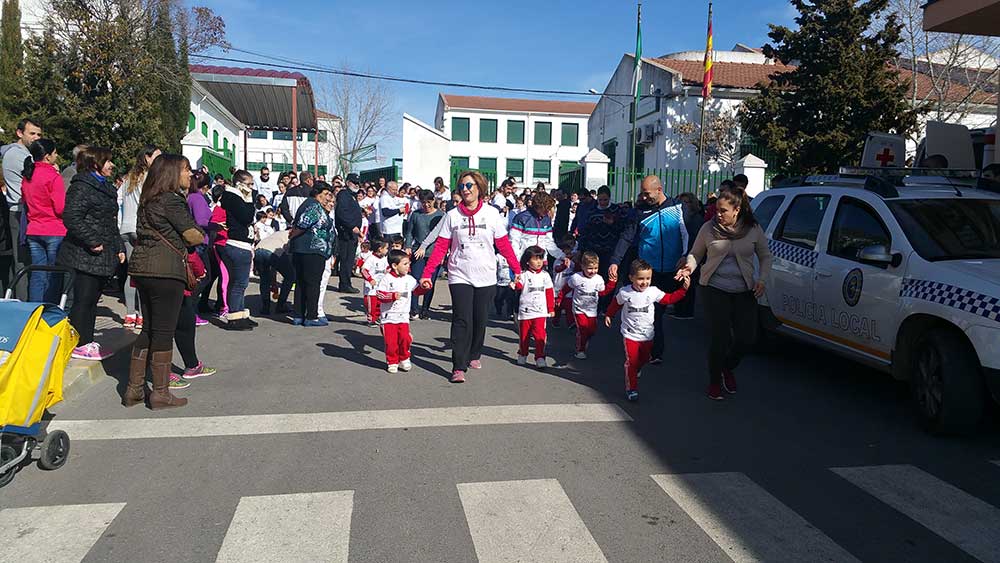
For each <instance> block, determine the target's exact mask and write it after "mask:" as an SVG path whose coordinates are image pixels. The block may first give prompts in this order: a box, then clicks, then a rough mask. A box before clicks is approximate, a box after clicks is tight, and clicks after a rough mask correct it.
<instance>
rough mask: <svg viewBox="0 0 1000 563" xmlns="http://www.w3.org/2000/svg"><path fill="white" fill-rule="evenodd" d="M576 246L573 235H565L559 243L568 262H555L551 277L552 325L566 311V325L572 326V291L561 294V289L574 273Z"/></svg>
mask: <svg viewBox="0 0 1000 563" xmlns="http://www.w3.org/2000/svg"><path fill="white" fill-rule="evenodd" d="M575 247H576V240H574V239H573V237H566V238H565V239H564V240H563V241H562V242H561V243H560V244H559V250H562V251H563V253H564V254H565V255H566V257H567V258H569V264H566V263H564V262H560V263H558V264H556V266H555V268H554V271H555V274H556V275H555V276H554V277H553V278H552V284H553V285H554V286H555V287H553V290H554V291H555V293H556V316H555V317H554V318H553V319H552V326H559V322H560V321H561V320H562V316H563V313H566V326H568V327H569V328H573V292H572V290H571V291H569V292H568V293H566V294H565V295H563V293H562V290H563V288H564V287H566V281H567V280H569V278H570V277H572V276H573V274H575V273H576V262H574V260H575V255H574V252H573V249H574V248H575Z"/></svg>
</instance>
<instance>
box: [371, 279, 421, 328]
mask: <svg viewBox="0 0 1000 563" xmlns="http://www.w3.org/2000/svg"><path fill="white" fill-rule="evenodd" d="M416 288H417V280H415V279H413V276H411V275H405V276H402V277H400V276H397V275H396V274H394V273H392V272H388V273H386V274H385V275H384V276H382V278H381V279H379V281H378V285H376V287H375V290H376V295H377V294H378V293H398V294H399V299H396V300H395V301H393V302H392V303H385V302H383V303H382V309H381V311H382V314H381V316H380V318H381V319H382V324H401V323H402V324H410V299H411V298H412V297H413V290H414V289H416Z"/></svg>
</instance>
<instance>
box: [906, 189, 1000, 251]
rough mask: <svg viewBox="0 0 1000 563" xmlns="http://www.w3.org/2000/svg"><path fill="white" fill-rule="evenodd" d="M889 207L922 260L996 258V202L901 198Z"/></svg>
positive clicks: (999, 230)
mask: <svg viewBox="0 0 1000 563" xmlns="http://www.w3.org/2000/svg"><path fill="white" fill-rule="evenodd" d="M889 207H890V209H892V213H893V215H895V216H896V219H897V220H898V221H899V224H900V226H901V227H902V228H903V231H904V232H905V233H906V238H907V239H908V240H909V241H910V244H912V245H913V248H914V249H915V250H916V251H917V254H919V255H920V256H921V257H922V258H923V259H924V260H930V261H937V260H970V259H971V260H974V259H990V258H1000V200H988V199H987V200H982V199H980V200H975V199H904V200H897V201H893V202H889Z"/></svg>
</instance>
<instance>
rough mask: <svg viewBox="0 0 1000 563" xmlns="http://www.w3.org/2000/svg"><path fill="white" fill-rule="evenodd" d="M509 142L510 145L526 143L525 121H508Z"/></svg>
mask: <svg viewBox="0 0 1000 563" xmlns="http://www.w3.org/2000/svg"><path fill="white" fill-rule="evenodd" d="M507 144H510V145H523V144H524V122H523V121H508V122H507Z"/></svg>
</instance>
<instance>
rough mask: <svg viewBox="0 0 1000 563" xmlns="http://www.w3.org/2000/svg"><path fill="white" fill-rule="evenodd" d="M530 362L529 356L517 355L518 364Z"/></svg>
mask: <svg viewBox="0 0 1000 563" xmlns="http://www.w3.org/2000/svg"><path fill="white" fill-rule="evenodd" d="M527 364H528V356H521V355H518V356H517V365H519V366H523V365H527Z"/></svg>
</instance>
